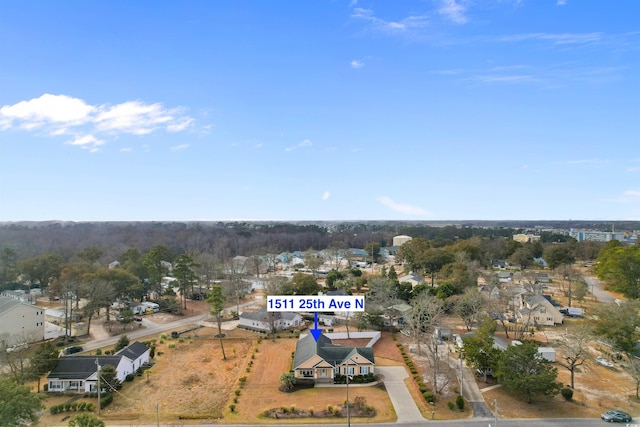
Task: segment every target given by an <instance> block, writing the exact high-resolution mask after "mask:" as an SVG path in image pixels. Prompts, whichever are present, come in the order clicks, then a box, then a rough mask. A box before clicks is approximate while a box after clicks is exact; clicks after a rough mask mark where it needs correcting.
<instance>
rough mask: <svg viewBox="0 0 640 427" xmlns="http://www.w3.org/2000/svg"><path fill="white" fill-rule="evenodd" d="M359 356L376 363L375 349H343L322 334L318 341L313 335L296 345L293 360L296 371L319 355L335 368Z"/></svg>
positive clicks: (302, 339)
mask: <svg viewBox="0 0 640 427" xmlns="http://www.w3.org/2000/svg"><path fill="white" fill-rule="evenodd" d="M355 354H359V355H361V356H362V357H364V358H365V359H367V360H369V361H370V362H371V363H374V357H373V349H372V348H369V347H356V348H354V347H343V346H340V345H336V344H333V343H332V342H331V339H329V337H327V336H326V335H324V334H320V336H319V337H318V341H317V342H316V340H315V339H314V338H313V336H312V335H307V336H305V337H304V338H301V339H300V340H299V341H298V343H297V344H296V353H295V357H294V359H293V367H294V369H295V368H297V367H298V366H300V365H301V364H303V363H305V362H306V361H307V360H309V359H311V358H312V357H313V356H315V355H318V356H320V357H321V358H322V359H324V360H325V361H326V362H328V363H330V364H331V365H333V366H339V365H341V364H343V363H344V362H345V361H346V360H347V359H348V358H350V357H351V356H353V355H355Z"/></svg>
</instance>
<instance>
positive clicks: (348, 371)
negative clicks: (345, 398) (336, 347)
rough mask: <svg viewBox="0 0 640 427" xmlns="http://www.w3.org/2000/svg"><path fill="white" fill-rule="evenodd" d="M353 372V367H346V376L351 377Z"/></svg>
mask: <svg viewBox="0 0 640 427" xmlns="http://www.w3.org/2000/svg"><path fill="white" fill-rule="evenodd" d="M354 372H355V371H354V368H353V366H348V367H347V375H353V373H354Z"/></svg>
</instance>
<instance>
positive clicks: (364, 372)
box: [360, 366, 369, 375]
mask: <svg viewBox="0 0 640 427" xmlns="http://www.w3.org/2000/svg"><path fill="white" fill-rule="evenodd" d="M368 373H369V367H368V366H360V375H367V374H368Z"/></svg>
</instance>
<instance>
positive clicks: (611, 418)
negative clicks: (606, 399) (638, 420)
mask: <svg viewBox="0 0 640 427" xmlns="http://www.w3.org/2000/svg"><path fill="white" fill-rule="evenodd" d="M600 418H602V419H603V420H605V421H607V422H610V423H630V422H631V415H629V414H627V413H626V412H622V411H617V410H613V411H609V412H605V413H603V414H601V415H600Z"/></svg>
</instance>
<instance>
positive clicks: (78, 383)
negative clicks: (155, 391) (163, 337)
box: [47, 341, 149, 393]
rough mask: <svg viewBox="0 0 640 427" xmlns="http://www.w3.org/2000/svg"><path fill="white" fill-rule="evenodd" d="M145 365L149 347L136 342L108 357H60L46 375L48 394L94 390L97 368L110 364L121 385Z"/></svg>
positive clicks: (147, 360)
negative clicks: (128, 376)
mask: <svg viewBox="0 0 640 427" xmlns="http://www.w3.org/2000/svg"><path fill="white" fill-rule="evenodd" d="M148 362H149V347H147V346H146V345H144V344H142V343H140V342H138V341H136V342H134V343H133V344H131V345H129V346H128V347H125V348H123V349H122V350H120V351H119V352H118V353H116V354H114V355H112V356H103V355H100V356H63V357H61V358H60V359H59V360H58V364H57V365H56V367H55V368H53V369H52V370H51V372H50V373H49V375H48V376H47V384H48V386H47V387H48V391H49V392H50V393H56V392H58V393H61V392H74V393H88V392H95V391H97V386H96V384H97V381H98V366H99V367H100V369H102V368H104V367H105V366H106V365H111V366H113V367H114V368H115V369H116V377H117V378H118V380H120V381H121V382H122V381H124V380H125V379H126V378H127V375H129V374H133V373H135V372H136V371H137V370H138V369H139V368H140V367H141V366H144V365H145V364H146V363H148Z"/></svg>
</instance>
